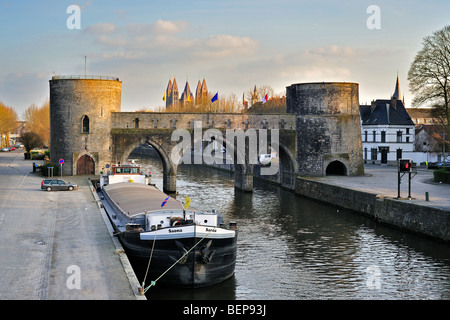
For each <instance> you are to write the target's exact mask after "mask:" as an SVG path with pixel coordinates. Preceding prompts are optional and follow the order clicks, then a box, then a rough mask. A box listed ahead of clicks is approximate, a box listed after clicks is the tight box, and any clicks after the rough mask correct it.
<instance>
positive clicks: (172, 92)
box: [166, 78, 179, 109]
mask: <svg viewBox="0 0 450 320" xmlns="http://www.w3.org/2000/svg"><path fill="white" fill-rule="evenodd" d="M178 103H179V101H178V85H177V80H176V79H175V78H173V83H172V81H171V80H170V79H169V84H168V85H167V90H166V109H167V108H171V107H177V106H178Z"/></svg>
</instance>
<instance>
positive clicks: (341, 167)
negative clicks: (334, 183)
mask: <svg viewBox="0 0 450 320" xmlns="http://www.w3.org/2000/svg"><path fill="white" fill-rule="evenodd" d="M325 174H326V175H327V176H346V175H347V167H346V166H345V164H343V163H342V162H341V161H338V160H334V161H332V162H330V163H329V164H328V166H327V168H326V170H325Z"/></svg>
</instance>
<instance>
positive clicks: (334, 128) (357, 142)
mask: <svg viewBox="0 0 450 320" xmlns="http://www.w3.org/2000/svg"><path fill="white" fill-rule="evenodd" d="M286 109H287V112H288V113H293V114H295V115H296V125H297V154H296V158H297V159H296V160H297V163H298V166H299V167H298V173H299V175H303V176H324V175H327V174H339V175H351V176H353V175H361V174H364V164H363V157H362V145H361V127H360V118H359V85H358V84H357V83H345V82H328V83H327V82H322V83H300V84H293V85H291V86H289V87H287V88H286Z"/></svg>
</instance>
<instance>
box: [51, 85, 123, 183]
mask: <svg viewBox="0 0 450 320" xmlns="http://www.w3.org/2000/svg"><path fill="white" fill-rule="evenodd" d="M121 90H122V82H121V81H119V79H118V78H113V77H103V76H87V77H85V76H55V77H53V78H52V79H51V80H50V161H51V162H53V163H55V164H58V165H59V163H60V159H63V160H64V163H63V165H62V169H63V175H83V174H95V175H97V174H100V171H104V170H105V165H106V164H110V163H111V134H110V133H111V112H120V103H121Z"/></svg>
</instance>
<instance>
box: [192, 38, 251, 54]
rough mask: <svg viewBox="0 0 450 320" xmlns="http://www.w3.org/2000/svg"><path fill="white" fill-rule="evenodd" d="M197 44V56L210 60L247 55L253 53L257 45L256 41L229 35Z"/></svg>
mask: <svg viewBox="0 0 450 320" xmlns="http://www.w3.org/2000/svg"><path fill="white" fill-rule="evenodd" d="M198 42H199V46H198V48H199V49H198V52H197V55H199V56H202V57H209V58H212V59H216V58H224V57H230V56H240V55H249V54H252V53H254V52H255V49H256V48H257V47H258V45H259V41H257V40H254V39H251V38H248V37H239V36H232V35H229V34H221V35H213V36H210V37H209V38H208V39H206V40H199V41H198Z"/></svg>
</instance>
